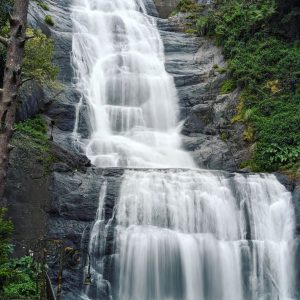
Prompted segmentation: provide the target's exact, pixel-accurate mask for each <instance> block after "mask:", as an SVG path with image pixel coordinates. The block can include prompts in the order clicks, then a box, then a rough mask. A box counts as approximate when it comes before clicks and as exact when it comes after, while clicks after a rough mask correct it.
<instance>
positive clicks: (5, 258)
mask: <svg viewBox="0 0 300 300" xmlns="http://www.w3.org/2000/svg"><path fill="white" fill-rule="evenodd" d="M5 212H6V210H5V209H3V208H0V298H1V299H4V300H5V299H10V298H15V299H20V298H24V297H31V298H36V297H37V292H38V291H37V288H36V278H35V274H36V273H37V272H35V271H34V269H33V268H32V267H33V266H34V265H33V262H32V259H31V257H27V256H25V257H21V258H19V259H12V258H11V254H12V246H11V244H10V242H11V236H12V232H13V225H12V222H11V221H10V220H5Z"/></svg>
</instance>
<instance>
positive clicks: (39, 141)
mask: <svg viewBox="0 0 300 300" xmlns="http://www.w3.org/2000/svg"><path fill="white" fill-rule="evenodd" d="M15 128H16V133H15V134H14V139H13V143H14V144H15V145H16V146H18V147H19V148H21V149H22V150H24V151H26V152H28V153H30V154H31V155H34V156H35V158H36V160H37V161H38V162H40V163H42V164H43V165H44V167H45V172H47V171H48V170H49V167H50V166H51V165H52V164H53V162H54V161H55V158H54V156H53V155H52V152H51V142H50V140H49V138H48V136H47V123H46V122H45V120H44V119H43V118H41V117H40V116H37V117H35V118H32V119H29V120H26V121H24V122H20V123H17V124H16V125H15Z"/></svg>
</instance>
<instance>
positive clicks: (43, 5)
mask: <svg viewBox="0 0 300 300" xmlns="http://www.w3.org/2000/svg"><path fill="white" fill-rule="evenodd" d="M38 5H39V6H40V7H41V8H42V9H43V10H49V6H48V5H47V4H46V3H44V2H42V1H38Z"/></svg>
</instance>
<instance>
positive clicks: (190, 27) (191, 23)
mask: <svg viewBox="0 0 300 300" xmlns="http://www.w3.org/2000/svg"><path fill="white" fill-rule="evenodd" d="M204 7H205V6H204V5H201V4H197V3H196V2H195V1H194V0H181V1H179V3H178V5H177V7H176V9H175V10H174V11H173V12H172V14H171V15H172V16H173V15H176V14H178V13H186V14H187V16H186V22H185V27H186V30H185V32H186V33H187V34H197V27H196V21H197V18H198V16H199V13H200V12H201V11H202V10H203V9H204Z"/></svg>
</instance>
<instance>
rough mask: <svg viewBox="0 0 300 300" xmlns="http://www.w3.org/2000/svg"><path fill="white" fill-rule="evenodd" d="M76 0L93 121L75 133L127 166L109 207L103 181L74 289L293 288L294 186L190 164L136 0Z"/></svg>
mask: <svg viewBox="0 0 300 300" xmlns="http://www.w3.org/2000/svg"><path fill="white" fill-rule="evenodd" d="M73 1H74V6H73V13H72V19H73V27H74V35H73V62H74V68H75V71H76V82H77V89H78V90H79V91H80V92H81V94H82V100H81V101H80V103H79V105H78V112H79V111H80V109H81V106H83V105H85V106H86V107H87V108H88V115H89V121H90V135H89V136H88V137H85V138H82V137H79V142H80V145H81V146H82V148H83V149H84V151H85V152H86V155H87V156H88V157H89V158H90V159H91V161H92V163H93V164H94V165H95V166H97V167H101V168H106V167H119V168H125V169H126V170H125V173H124V175H123V176H122V183H121V187H120V191H119V198H118V201H117V203H115V205H114V207H113V208H112V207H110V208H109V209H110V210H112V209H113V213H112V216H111V217H110V218H109V219H107V216H106V212H105V205H106V204H105V203H106V198H107V197H109V184H108V183H105V184H104V185H103V186H102V189H101V192H100V198H99V208H98V212H97V217H96V221H95V223H94V225H93V228H92V230H91V235H90V244H89V252H90V254H91V263H92V270H93V277H94V281H95V283H94V285H95V286H94V287H91V288H89V289H87V290H85V292H84V293H83V295H82V298H84V299H92V300H94V299H114V300H202V299H203V300H258V299H259V300H277V299H280V300H288V299H295V298H294V297H295V296H294V271H293V265H294V262H293V260H294V258H293V238H294V236H293V235H294V211H293V206H292V201H291V194H290V193H289V192H288V191H287V190H286V189H285V187H284V186H283V185H281V184H280V183H279V182H278V180H277V179H276V177H275V176H274V175H263V174H261V175H254V174H253V175H242V174H229V173H226V172H221V171H206V170H197V169H196V168H195V165H194V162H193V160H192V158H191V157H190V155H189V154H188V153H186V152H184V151H183V150H181V149H180V146H181V139H180V134H179V132H180V126H179V124H178V121H177V112H178V104H177V102H178V99H177V94H176V89H175V86H174V81H173V78H172V77H170V75H169V74H168V73H167V72H166V70H165V67H164V49H163V45H162V41H161V38H160V35H159V31H158V29H157V27H156V21H155V19H154V18H152V17H149V16H147V14H146V10H145V6H144V4H143V1H142V0H73ZM78 114H79V113H78ZM104 295H106V296H104ZM105 297H106V298H105Z"/></svg>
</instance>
